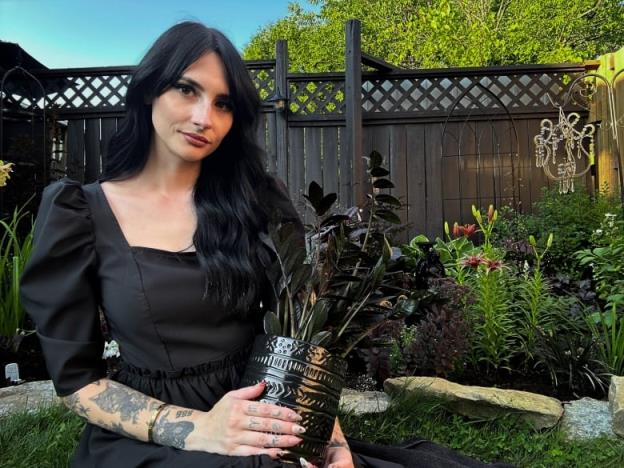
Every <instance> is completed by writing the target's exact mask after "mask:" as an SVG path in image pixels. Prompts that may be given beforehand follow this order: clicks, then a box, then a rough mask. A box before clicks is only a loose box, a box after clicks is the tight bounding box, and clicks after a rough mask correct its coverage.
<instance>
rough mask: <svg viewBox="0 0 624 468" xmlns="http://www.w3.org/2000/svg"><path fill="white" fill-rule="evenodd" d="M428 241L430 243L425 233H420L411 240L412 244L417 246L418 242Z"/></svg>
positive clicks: (426, 242) (424, 242) (425, 242)
mask: <svg viewBox="0 0 624 468" xmlns="http://www.w3.org/2000/svg"><path fill="white" fill-rule="evenodd" d="M428 243H429V238H428V237H427V236H425V235H424V234H418V235H417V236H416V237H414V238H413V239H412V240H411V241H410V246H411V247H417V246H418V244H428Z"/></svg>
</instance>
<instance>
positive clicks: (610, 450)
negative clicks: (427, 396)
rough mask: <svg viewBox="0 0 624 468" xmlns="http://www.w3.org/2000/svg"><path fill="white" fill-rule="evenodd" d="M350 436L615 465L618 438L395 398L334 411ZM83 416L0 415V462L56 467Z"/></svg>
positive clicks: (524, 459)
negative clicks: (356, 410) (575, 438)
mask: <svg viewBox="0 0 624 468" xmlns="http://www.w3.org/2000/svg"><path fill="white" fill-rule="evenodd" d="M340 420H341V424H342V426H343V429H344V431H345V433H346V434H347V435H349V436H351V437H354V438H357V439H360V440H367V441H370V442H378V443H382V444H393V443H398V442H401V441H404V440H407V439H412V438H414V437H423V438H426V439H429V440H432V441H434V442H437V443H440V444H443V445H445V446H448V447H451V448H453V449H455V450H458V451H460V452H462V453H465V454H467V455H470V456H472V457H475V458H478V459H480V460H483V461H488V462H493V461H505V462H508V463H513V464H515V465H517V466H519V467H535V468H537V467H544V468H546V467H548V468H551V467H566V468H568V467H592V468H594V467H600V468H602V467H620V466H624V441H623V440H612V439H607V438H601V439H594V440H592V441H586V442H570V441H567V440H566V439H565V436H564V434H563V433H562V432H561V431H559V430H557V429H552V430H547V431H535V430H533V429H532V428H531V427H529V426H528V425H527V424H525V423H523V422H522V421H520V420H519V419H518V418H517V417H511V416H509V417H505V418H499V419H495V420H483V421H473V420H468V419H465V418H463V417H461V416H457V415H453V414H451V413H449V412H447V411H446V410H445V409H444V407H443V405H442V404H441V403H433V402H423V401H418V400H415V399H413V398H411V399H410V398H402V399H395V400H394V401H393V402H392V404H391V405H390V407H389V408H388V410H387V411H386V412H385V413H381V414H370V415H364V416H355V415H352V414H341V416H340ZM83 426H84V423H83V421H82V420H81V419H80V418H79V417H77V416H75V415H73V414H72V413H69V412H68V411H67V410H66V409H65V408H63V407H61V406H52V407H49V408H42V409H39V410H38V411H36V412H33V413H19V414H14V415H12V416H9V417H5V418H1V419H0V466H2V467H11V468H13V467H15V468H21V467H29V468H30V467H37V468H39V467H41V468H48V467H50V468H52V467H54V468H57V467H58V468H61V467H62V468H64V467H67V466H69V461H70V459H71V456H72V454H73V451H74V448H75V446H76V444H77V443H78V438H79V436H80V432H81V431H82V428H83Z"/></svg>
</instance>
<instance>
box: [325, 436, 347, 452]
mask: <svg viewBox="0 0 624 468" xmlns="http://www.w3.org/2000/svg"><path fill="white" fill-rule="evenodd" d="M328 448H346V449H347V450H349V451H350V449H349V444H347V442H346V441H341V440H338V439H332V440H330V441H329V445H328Z"/></svg>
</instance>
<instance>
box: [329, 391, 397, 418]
mask: <svg viewBox="0 0 624 468" xmlns="http://www.w3.org/2000/svg"><path fill="white" fill-rule="evenodd" d="M389 403H390V397H389V396H388V395H386V394H385V393H384V392H373V391H365V392H359V391H357V390H351V389H349V388H345V389H343V390H342V394H341V395H340V409H341V410H342V411H344V412H346V413H351V412H352V413H354V414H357V415H360V414H366V413H383V412H384V411H386V409H387V408H388V404H389Z"/></svg>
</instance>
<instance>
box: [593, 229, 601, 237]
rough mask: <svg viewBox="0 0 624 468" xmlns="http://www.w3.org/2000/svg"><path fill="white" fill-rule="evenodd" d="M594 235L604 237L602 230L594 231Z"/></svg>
mask: <svg viewBox="0 0 624 468" xmlns="http://www.w3.org/2000/svg"><path fill="white" fill-rule="evenodd" d="M594 234H596V235H597V236H600V235H602V229H596V230H595V231H594Z"/></svg>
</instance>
